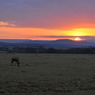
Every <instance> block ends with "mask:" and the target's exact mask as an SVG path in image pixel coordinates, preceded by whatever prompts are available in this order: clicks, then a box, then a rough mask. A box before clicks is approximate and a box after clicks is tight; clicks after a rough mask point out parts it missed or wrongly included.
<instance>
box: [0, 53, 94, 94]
mask: <svg viewBox="0 0 95 95" xmlns="http://www.w3.org/2000/svg"><path fill="white" fill-rule="evenodd" d="M14 56H17V57H19V59H20V66H19V67H18V66H16V64H15V63H14V64H13V65H11V63H10V62H11V58H12V57H14ZM2 94H6V95H95V55H90V54H89V55H85V54H84V55H82V54H78V55H77V54H19V53H14V54H12V53H1V54H0V95H2Z"/></svg>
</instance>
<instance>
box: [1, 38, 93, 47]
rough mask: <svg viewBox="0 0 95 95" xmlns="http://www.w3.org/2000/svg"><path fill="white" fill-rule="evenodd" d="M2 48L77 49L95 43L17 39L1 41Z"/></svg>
mask: <svg viewBox="0 0 95 95" xmlns="http://www.w3.org/2000/svg"><path fill="white" fill-rule="evenodd" d="M0 46H32V47H37V46H44V47H53V48H75V47H81V48H84V47H90V46H91V47H95V42H89V41H73V40H68V39H58V40H51V41H47V40H17V39H0Z"/></svg>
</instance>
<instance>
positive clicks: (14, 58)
mask: <svg viewBox="0 0 95 95" xmlns="http://www.w3.org/2000/svg"><path fill="white" fill-rule="evenodd" d="M14 62H15V63H16V64H17V66H19V64H20V62H19V58H18V57H12V58H11V64H13V63H14Z"/></svg>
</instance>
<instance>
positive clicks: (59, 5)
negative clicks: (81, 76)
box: [0, 0, 95, 40]
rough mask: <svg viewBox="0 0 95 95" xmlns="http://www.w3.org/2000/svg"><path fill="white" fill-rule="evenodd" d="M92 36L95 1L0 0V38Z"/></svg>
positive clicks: (42, 38)
mask: <svg viewBox="0 0 95 95" xmlns="http://www.w3.org/2000/svg"><path fill="white" fill-rule="evenodd" d="M94 36H95V0H0V39H32V40H56V39H75V37H80V38H81V39H84V40H95V37H94Z"/></svg>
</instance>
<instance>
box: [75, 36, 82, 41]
mask: <svg viewBox="0 0 95 95" xmlns="http://www.w3.org/2000/svg"><path fill="white" fill-rule="evenodd" d="M74 40H75V41H81V40H82V39H81V38H79V37H76V38H75V39H74Z"/></svg>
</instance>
